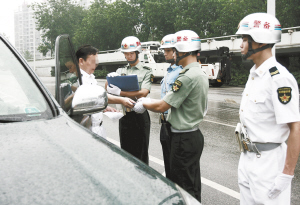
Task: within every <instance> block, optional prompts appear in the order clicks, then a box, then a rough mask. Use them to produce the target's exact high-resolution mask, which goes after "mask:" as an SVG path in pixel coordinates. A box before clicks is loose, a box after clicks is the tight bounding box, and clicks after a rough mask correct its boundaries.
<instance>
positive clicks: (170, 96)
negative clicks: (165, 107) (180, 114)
mask: <svg viewBox="0 0 300 205" xmlns="http://www.w3.org/2000/svg"><path fill="white" fill-rule="evenodd" d="M192 89H193V84H192V80H191V79H190V78H189V77H187V76H185V75H179V77H178V78H177V79H176V80H175V82H174V84H173V87H172V88H171V90H170V91H169V92H168V93H167V95H166V96H165V97H164V98H163V101H165V102H166V103H168V104H169V105H171V106H172V107H175V108H179V107H180V105H181V104H182V102H183V101H184V100H185V99H186V98H187V96H188V95H189V94H190V92H191V91H192Z"/></svg>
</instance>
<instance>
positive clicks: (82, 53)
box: [76, 45, 98, 61]
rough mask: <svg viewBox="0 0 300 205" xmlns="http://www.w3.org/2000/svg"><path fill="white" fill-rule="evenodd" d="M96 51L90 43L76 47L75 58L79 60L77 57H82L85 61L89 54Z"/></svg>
mask: <svg viewBox="0 0 300 205" xmlns="http://www.w3.org/2000/svg"><path fill="white" fill-rule="evenodd" d="M97 53H98V49H97V48H95V47H93V46H91V45H83V46H80V47H79V48H78V50H77V51H76V58H77V61H79V58H83V59H84V60H85V61H86V59H87V57H88V56H89V55H96V54H97Z"/></svg>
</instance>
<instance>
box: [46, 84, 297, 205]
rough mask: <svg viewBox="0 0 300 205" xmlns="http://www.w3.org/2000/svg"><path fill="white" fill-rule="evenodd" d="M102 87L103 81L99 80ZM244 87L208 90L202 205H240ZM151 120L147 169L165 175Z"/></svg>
mask: <svg viewBox="0 0 300 205" xmlns="http://www.w3.org/2000/svg"><path fill="white" fill-rule="evenodd" d="M42 81H43V82H44V83H45V85H46V87H48V89H49V90H50V92H51V93H53V91H54V89H53V88H54V85H53V83H54V80H53V78H42ZM98 82H99V85H104V82H105V81H103V80H98ZM242 91H243V87H228V86H223V87H221V88H212V87H210V89H209V94H208V98H209V103H208V113H207V115H206V117H205V119H204V121H203V122H202V123H201V124H200V126H199V128H200V130H201V131H202V133H203V135H204V140H205V144H204V150H203V154H202V156H201V160H200V163H201V176H202V203H203V204H204V205H205V204H210V205H214V204H216V205H219V204H222V205H224V204H228V205H235V204H239V188H238V184H237V167H238V160H239V151H238V144H237V142H236V139H235V136H234V129H235V125H236V124H237V122H238V121H239V117H238V108H239V104H240V101H241V94H242ZM150 97H151V98H157V99H158V98H160V85H159V84H154V85H153V86H152V90H151V93H150ZM149 113H150V118H151V132H150V146H149V155H150V166H151V167H152V168H154V169H155V170H157V171H158V172H160V173H162V174H164V167H163V157H162V150H161V145H160V142H159V131H160V125H159V124H158V114H157V113H153V112H149ZM103 124H104V126H105V130H106V134H107V136H108V140H110V141H111V142H113V143H115V144H117V145H119V134H118V122H112V121H111V120H110V119H109V118H107V117H105V118H104V123H103ZM299 164H300V163H298V165H297V168H296V171H295V178H294V179H293V184H292V205H297V204H299V201H300V193H299V191H298V190H299V188H300V177H299V176H300V165H299Z"/></svg>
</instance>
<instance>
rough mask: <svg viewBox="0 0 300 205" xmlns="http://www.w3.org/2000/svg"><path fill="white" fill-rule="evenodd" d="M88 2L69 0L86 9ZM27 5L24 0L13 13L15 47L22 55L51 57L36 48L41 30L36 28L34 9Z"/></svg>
mask: <svg viewBox="0 0 300 205" xmlns="http://www.w3.org/2000/svg"><path fill="white" fill-rule="evenodd" d="M45 1H46V0H45ZM90 2H91V0H71V3H73V4H79V5H81V6H83V7H85V8H86V9H87V8H88V7H89V6H90V4H91V3H90ZM28 5H29V4H27V3H26V1H24V3H23V4H22V5H21V6H19V7H18V10H17V11H15V13H14V24H15V26H14V31H15V47H16V49H17V50H18V51H19V52H21V53H22V55H23V56H26V55H28V54H30V56H31V58H32V59H34V54H35V59H36V60H40V59H46V58H51V56H50V52H48V53H47V55H46V56H43V54H42V53H40V52H39V51H38V50H37V48H38V46H39V45H40V44H41V32H40V31H37V30H36V23H35V21H36V20H35V19H34V11H33V10H32V9H31V8H30V7H28Z"/></svg>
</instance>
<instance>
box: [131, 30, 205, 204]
mask: <svg viewBox="0 0 300 205" xmlns="http://www.w3.org/2000/svg"><path fill="white" fill-rule="evenodd" d="M175 38H176V43H175V49H176V64H177V65H182V67H183V70H182V71H181V72H180V73H179V76H178V78H177V79H176V81H175V82H174V84H173V87H172V90H171V91H169V92H168V93H167V95H166V96H165V97H164V98H163V99H162V100H154V99H149V98H142V99H141V100H139V101H138V103H137V104H136V105H135V107H134V108H133V110H135V111H136V112H138V113H142V112H143V111H144V109H148V110H151V111H153V112H160V113H163V112H165V111H166V110H169V112H168V117H167V121H168V122H169V123H170V124H171V138H172V139H171V154H170V178H171V180H172V181H173V182H175V183H177V184H178V185H179V186H181V187H182V188H184V189H185V190H186V191H187V192H189V193H190V194H191V195H192V196H194V197H195V198H196V199H198V200H199V201H201V177H200V163H199V161H200V157H201V154H202V150H203V144H204V138H203V135H202V133H201V131H200V130H199V128H198V127H199V123H200V122H201V121H202V120H203V117H204V116H205V114H206V111H207V93H208V88H209V84H208V78H207V76H206V75H205V74H204V72H203V71H202V70H201V68H200V66H199V63H198V62H197V53H198V51H199V50H200V49H201V42H200V38H199V36H198V35H197V34H196V33H195V32H194V31H190V30H183V31H179V32H177V33H175Z"/></svg>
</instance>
